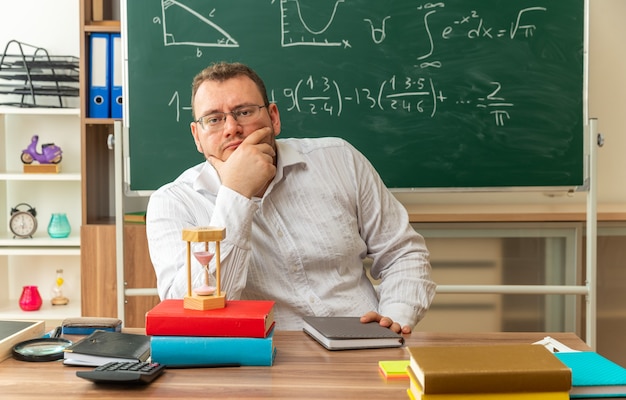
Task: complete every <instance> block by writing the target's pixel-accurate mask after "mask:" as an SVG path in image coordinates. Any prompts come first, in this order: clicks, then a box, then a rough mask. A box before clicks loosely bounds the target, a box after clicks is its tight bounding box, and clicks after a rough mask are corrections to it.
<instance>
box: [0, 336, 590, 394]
mask: <svg viewBox="0 0 626 400" xmlns="http://www.w3.org/2000/svg"><path fill="white" fill-rule="evenodd" d="M545 336H551V337H553V338H555V339H557V340H559V341H560V342H562V343H563V344H565V345H567V346H569V347H571V348H574V349H577V350H588V349H589V347H588V346H587V345H586V344H585V343H584V342H583V341H582V340H581V339H579V338H578V337H577V336H576V335H575V334H573V333H543V332H534V333H529V332H525V333H428V332H416V333H413V334H411V335H406V345H407V346H426V345H450V344H487V343H488V344H496V343H502V344H504V343H532V342H535V341H538V340H541V339H543V338H544V337H545ZM274 339H275V344H276V348H277V354H276V360H275V362H274V366H272V367H236V368H193V369H172V370H166V372H165V373H164V374H163V375H162V376H161V377H159V378H158V379H157V380H155V381H154V382H152V383H151V384H150V385H147V386H130V387H129V386H111V385H96V384H93V383H91V382H89V381H86V380H84V379H81V378H78V377H77V376H76V371H77V370H79V369H88V368H84V367H71V366H64V365H63V364H62V363H61V361H53V362H42V363H32V362H22V361H16V360H14V359H7V360H5V361H4V362H2V363H0V393H2V398H7V399H12V400H15V399H34V398H45V397H48V396H50V395H52V396H53V397H54V398H59V399H64V400H69V399H116V400H120V399H134V398H150V399H186V398H196V397H199V398H219V399H245V398H254V399H270V398H271V399H296V398H297V399H321V398H323V399H325V400H327V399H346V398H355V399H405V398H408V397H407V395H406V389H407V387H408V382H407V381H402V380H400V381H394V380H390V381H386V380H385V379H384V378H383V377H382V375H381V374H380V373H379V371H378V361H380V360H399V359H407V358H408V354H407V352H406V350H405V349H404V348H392V349H372V350H343V351H328V350H326V349H324V348H323V347H322V346H320V345H319V344H318V343H317V342H315V341H313V340H312V339H311V338H309V337H308V336H307V335H306V334H304V333H303V332H276V334H275V338H274Z"/></svg>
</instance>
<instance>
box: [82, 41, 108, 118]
mask: <svg viewBox="0 0 626 400" xmlns="http://www.w3.org/2000/svg"><path fill="white" fill-rule="evenodd" d="M110 38H111V35H110V34H109V33H92V34H91V37H90V47H89V92H88V95H89V107H88V111H87V112H88V114H87V115H88V117H89V118H109V117H110V112H109V110H110V108H111V104H110V99H111V76H110V69H109V41H110Z"/></svg>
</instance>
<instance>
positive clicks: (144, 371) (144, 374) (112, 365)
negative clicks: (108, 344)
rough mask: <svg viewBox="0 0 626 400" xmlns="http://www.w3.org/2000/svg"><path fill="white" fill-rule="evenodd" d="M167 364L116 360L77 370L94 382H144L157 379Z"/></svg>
mask: <svg viewBox="0 0 626 400" xmlns="http://www.w3.org/2000/svg"><path fill="white" fill-rule="evenodd" d="M164 369H165V365H162V364H159V363H153V362H137V361H121V362H120V361H114V362H109V363H106V364H103V365H101V366H99V367H96V368H95V369H92V370H90V371H76V376H79V377H81V378H83V379H87V380H90V381H93V382H111V383H115V382H118V383H143V384H147V383H150V382H152V381H153V380H155V379H156V378H157V377H159V375H161V374H162V373H163V372H164Z"/></svg>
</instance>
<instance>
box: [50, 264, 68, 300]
mask: <svg viewBox="0 0 626 400" xmlns="http://www.w3.org/2000/svg"><path fill="white" fill-rule="evenodd" d="M63 282H64V280H63V270H62V269H57V280H56V285H55V286H54V287H53V288H52V294H53V297H52V300H51V302H52V305H53V306H64V305H66V304H67V303H69V302H70V299H68V298H67V297H65V296H63V291H62V290H61V286H63Z"/></svg>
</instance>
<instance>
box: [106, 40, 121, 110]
mask: <svg viewBox="0 0 626 400" xmlns="http://www.w3.org/2000/svg"><path fill="white" fill-rule="evenodd" d="M109 49H110V53H109V56H110V58H109V60H110V64H111V118H122V108H123V107H122V104H123V102H122V38H121V36H120V34H119V33H111V46H110V48H109Z"/></svg>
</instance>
